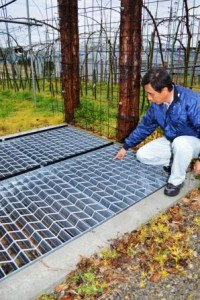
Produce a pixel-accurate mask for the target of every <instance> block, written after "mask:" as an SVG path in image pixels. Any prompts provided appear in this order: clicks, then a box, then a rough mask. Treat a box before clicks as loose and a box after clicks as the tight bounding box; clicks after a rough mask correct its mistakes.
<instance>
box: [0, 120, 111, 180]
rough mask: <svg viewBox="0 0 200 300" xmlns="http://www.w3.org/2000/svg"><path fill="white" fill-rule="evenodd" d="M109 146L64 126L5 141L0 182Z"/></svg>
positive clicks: (1, 150)
mask: <svg viewBox="0 0 200 300" xmlns="http://www.w3.org/2000/svg"><path fill="white" fill-rule="evenodd" d="M110 144H111V143H109V142H108V141H106V140H104V139H103V138H100V137H96V136H92V138H91V134H89V133H87V132H84V131H80V130H78V129H75V128H71V127H68V126H65V127H60V128H56V129H54V130H52V129H51V130H46V131H43V132H38V133H35V134H29V135H26V136H21V137H17V138H12V139H9V140H5V141H4V142H3V143H0V163H1V166H0V180H4V179H5V178H9V177H11V176H12V175H18V174H21V173H24V172H26V171H30V170H33V169H35V168H36V167H38V168H39V167H41V166H45V165H49V164H52V163H55V162H57V161H60V160H64V159H66V158H70V157H73V156H76V155H79V154H83V153H85V152H88V151H91V150H94V149H96V148H100V147H104V146H107V145H110Z"/></svg>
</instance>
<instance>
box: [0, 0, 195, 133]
mask: <svg viewBox="0 0 200 300" xmlns="http://www.w3.org/2000/svg"><path fill="white" fill-rule="evenodd" d="M5 4H6V1H3V0H1V5H2V7H1V9H0V19H1V40H0V62H1V63H0V89H1V90H4V89H8V88H13V89H15V90H16V91H17V90H19V89H27V88H30V86H31V70H30V50H31V49H30V46H29V44H28V30H27V26H28V25H24V24H23V22H29V25H30V23H31V24H32V25H31V26H30V29H31V37H32V47H31V48H32V50H33V55H34V72H35V80H36V90H37V91H36V92H37V93H38V92H39V91H41V90H45V89H48V91H50V92H51V94H52V97H57V96H58V95H61V85H60V76H61V63H60V62H61V54H60V53H61V51H60V35H59V15H58V3H57V1H56V0H51V1H47V0H43V1H41V3H40V4H39V3H38V4H37V3H36V2H35V1H30V0H29V5H30V8H31V9H30V18H29V19H27V15H26V11H25V10H24V8H25V4H26V2H25V0H20V1H16V2H13V3H12V4H10V5H7V6H4V5H5ZM17 5H19V6H18V10H17V9H16V8H17ZM19 8H20V10H19ZM122 9H123V7H122V5H121V1H119V0H111V1H106V0H87V1H86V0H79V1H78V18H79V23H78V26H79V62H80V64H79V73H80V83H81V84H80V106H79V108H78V109H76V112H75V119H74V124H75V125H77V126H79V127H83V128H85V129H88V130H91V131H93V132H97V133H99V134H100V135H104V136H107V137H109V138H115V134H116V127H117V116H118V103H119V26H120V14H121V11H122ZM15 11H21V13H22V15H21V17H19V16H18V17H16V16H15ZM5 21H6V22H5ZM9 21H12V22H18V23H17V24H14V23H9ZM20 22H21V24H19V23H20ZM38 25H42V26H38ZM141 25H142V53H141V57H142V64H141V75H143V74H144V72H145V71H146V70H147V69H148V68H150V67H152V66H165V67H166V68H167V69H168V70H169V72H170V74H171V75H172V77H173V80H174V82H177V83H180V84H183V85H185V86H188V87H189V88H194V89H196V90H198V89H199V86H200V54H199V52H200V41H199V32H200V5H199V1H198V0H187V1H186V0H177V1H172V0H159V1H158V0H144V1H143V9H142V24H141ZM141 93H142V91H141ZM141 99H144V97H142V95H141ZM147 105H148V104H147V102H144V101H141V105H140V110H141V112H140V113H141V114H142V113H143V112H144V111H145V108H146V107H147Z"/></svg>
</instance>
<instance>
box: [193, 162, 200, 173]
mask: <svg viewBox="0 0 200 300" xmlns="http://www.w3.org/2000/svg"><path fill="white" fill-rule="evenodd" d="M194 173H195V174H196V175H200V161H199V160H197V161H196V162H195V164H194Z"/></svg>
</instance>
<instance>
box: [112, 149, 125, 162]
mask: <svg viewBox="0 0 200 300" xmlns="http://www.w3.org/2000/svg"><path fill="white" fill-rule="evenodd" d="M125 155H126V150H125V149H124V148H122V149H120V150H119V151H118V152H117V154H116V155H115V156H114V157H113V159H114V160H115V159H121V160H122V159H124V157H125Z"/></svg>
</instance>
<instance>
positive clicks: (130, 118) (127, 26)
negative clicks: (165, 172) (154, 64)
mask: <svg viewBox="0 0 200 300" xmlns="http://www.w3.org/2000/svg"><path fill="white" fill-rule="evenodd" d="M141 15H142V0H134V1H133V0H121V23H120V57H119V69H120V77H119V79H120V83H119V110H118V127H117V141H119V142H122V141H123V140H124V138H125V137H127V136H128V135H129V133H130V132H131V131H132V130H133V129H134V128H135V127H136V126H137V124H138V121H139V99H140V69H141Z"/></svg>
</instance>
